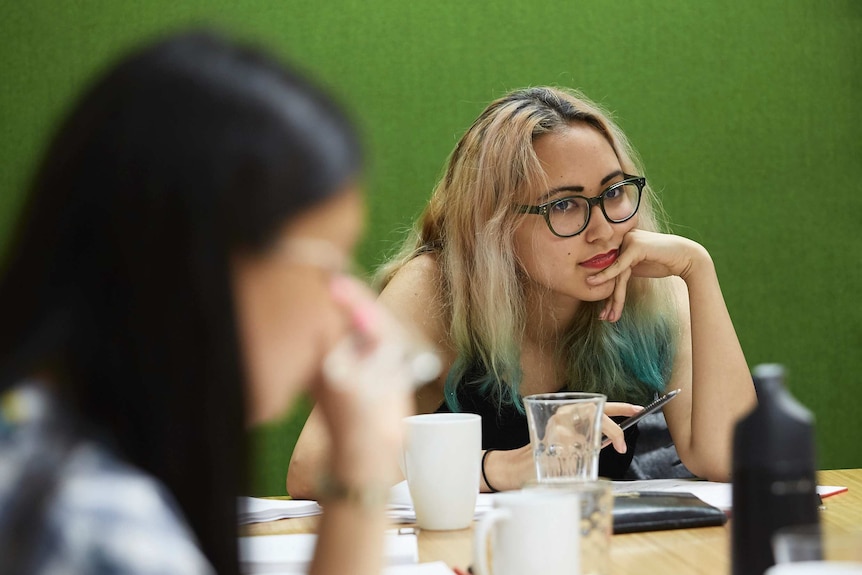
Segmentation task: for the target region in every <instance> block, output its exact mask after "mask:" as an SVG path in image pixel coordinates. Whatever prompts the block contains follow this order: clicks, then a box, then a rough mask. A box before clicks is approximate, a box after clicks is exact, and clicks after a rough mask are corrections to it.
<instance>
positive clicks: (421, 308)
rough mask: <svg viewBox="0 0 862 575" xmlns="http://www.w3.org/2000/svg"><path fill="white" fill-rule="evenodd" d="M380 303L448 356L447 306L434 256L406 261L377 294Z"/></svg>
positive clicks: (427, 255)
mask: <svg viewBox="0 0 862 575" xmlns="http://www.w3.org/2000/svg"><path fill="white" fill-rule="evenodd" d="M379 301H380V302H381V303H382V304H383V305H384V306H386V308H387V309H389V310H390V311H391V312H392V313H393V314H395V316H396V317H397V318H398V319H400V320H401V321H402V322H404V323H406V324H407V325H409V326H412V327H413V328H415V329H418V330H419V331H420V332H421V333H422V335H424V336H425V337H426V338H427V339H428V341H429V342H432V343H434V344H435V345H437V346H438V348H439V349H440V351H441V352H442V353H443V354H444V355H449V354H450V352H451V346H450V343H449V315H448V311H447V310H448V306H447V305H446V303H447V302H446V295H445V293H444V290H443V281H442V277H441V273H440V266H439V264H438V263H437V258H436V257H435V256H434V255H432V254H422V255H419V256H417V257H415V258H413V259H412V260H410V261H409V262H407V263H406V264H405V265H404V267H402V268H401V269H400V270H398V272H397V273H396V274H395V275H394V276H393V277H392V279H391V280H390V281H389V283H388V284H387V285H386V287H385V288H384V290H383V291H382V292H381V293H380V297H379Z"/></svg>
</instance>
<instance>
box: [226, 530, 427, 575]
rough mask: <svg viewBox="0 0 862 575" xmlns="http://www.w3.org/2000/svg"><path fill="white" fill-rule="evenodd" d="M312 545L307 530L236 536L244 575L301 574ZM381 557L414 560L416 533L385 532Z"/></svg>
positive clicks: (403, 561)
mask: <svg viewBox="0 0 862 575" xmlns="http://www.w3.org/2000/svg"><path fill="white" fill-rule="evenodd" d="M316 544H317V535H314V534H311V533H295V534H292V535H253V536H249V537H240V538H239V559H240V567H241V569H242V572H243V573H246V574H253V573H280V574H290V575H293V574H303V573H305V572H307V571H308V567H309V566H310V564H311V559H312V557H313V556H314V547H315V545H316ZM383 556H384V561H385V563H386V565H390V566H391V565H413V564H415V563H417V562H418V561H419V551H418V547H417V541H416V535H414V534H386V536H385V541H384V553H383ZM417 573H421V571H417ZM431 573H432V574H433V572H431Z"/></svg>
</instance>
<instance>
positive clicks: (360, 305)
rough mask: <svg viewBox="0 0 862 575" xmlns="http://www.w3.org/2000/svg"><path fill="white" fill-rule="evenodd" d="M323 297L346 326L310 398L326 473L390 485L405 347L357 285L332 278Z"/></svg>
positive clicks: (407, 369)
mask: <svg viewBox="0 0 862 575" xmlns="http://www.w3.org/2000/svg"><path fill="white" fill-rule="evenodd" d="M331 293H332V297H333V300H334V301H335V303H336V304H337V305H338V306H339V307H340V308H341V309H342V310H343V311H344V313H345V316H346V317H347V320H348V322H347V323H348V326H347V330H346V335H345V336H344V337H343V338H342V339H341V340H340V341H338V342H336V344H335V346H334V347H333V349H331V350H330V351H329V353H328V354H327V356H326V358H325V360H324V365H323V370H322V381H321V385H320V386H319V389H318V390H317V393H316V395H317V399H318V405H319V406H320V408H321V410H322V412H323V415H324V418H325V420H326V422H327V426H328V428H329V432H330V438H331V441H332V472H333V473H334V474H335V475H336V476H337V477H339V478H340V479H341V480H342V481H347V480H349V481H350V482H351V483H356V484H360V485H365V484H373V483H381V484H390V483H392V482H394V481H395V480H396V479H397V477H398V473H399V471H398V466H397V461H398V457H399V454H400V451H401V420H402V419H403V418H404V417H406V416H407V415H410V414H412V413H413V407H412V401H413V386H414V381H415V375H414V373H413V371H412V369H411V368H412V366H411V364H410V363H409V361H408V360H409V359H410V358H411V355H410V352H411V350H412V347H411V346H410V344H409V342H410V341H411V340H410V338H409V337H408V334H407V332H406V331H405V330H404V329H403V328H402V327H401V326H400V325H399V324H398V323H397V322H396V321H395V320H394V318H392V317H391V316H390V315H389V314H388V313H387V312H386V311H385V310H384V309H383V308H382V307H381V306H380V305H379V304H377V303H376V301H375V299H374V294H373V293H372V292H371V290H369V289H368V288H367V287H366V286H364V285H363V284H361V283H360V282H359V281H358V280H355V279H353V278H348V277H345V276H338V277H336V278H335V279H334V280H333V281H332V285H331Z"/></svg>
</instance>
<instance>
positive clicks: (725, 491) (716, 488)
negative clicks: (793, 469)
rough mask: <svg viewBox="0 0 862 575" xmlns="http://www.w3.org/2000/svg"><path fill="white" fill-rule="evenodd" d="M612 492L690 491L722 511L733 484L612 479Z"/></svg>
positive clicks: (827, 489)
mask: <svg viewBox="0 0 862 575" xmlns="http://www.w3.org/2000/svg"><path fill="white" fill-rule="evenodd" d="M613 489H614V493H631V492H633V491H679V492H683V493H691V494H693V495H695V496H696V497H698V498H699V499H701V500H702V501H705V502H706V503H709V504H710V505H712V506H714V507H718V508H719V509H721V510H723V511H730V510H731V508H732V507H733V486H732V484H730V483H719V482H716V481H700V480H697V479H640V480H637V481H614V482H613ZM846 489H847V488H846V487H839V486H835V485H818V486H817V493H819V494H820V496H821V497H827V496H829V495H833V494H835V493H840V492H841V491H845V490H846Z"/></svg>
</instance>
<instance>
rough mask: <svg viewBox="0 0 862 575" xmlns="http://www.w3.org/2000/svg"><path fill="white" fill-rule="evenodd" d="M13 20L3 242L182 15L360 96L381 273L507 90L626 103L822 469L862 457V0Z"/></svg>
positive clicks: (271, 429)
mask: <svg viewBox="0 0 862 575" xmlns="http://www.w3.org/2000/svg"><path fill="white" fill-rule="evenodd" d="M2 15H3V17H2V18H0V42H2V44H0V46H2V53H0V73H2V76H0V131H2V132H0V158H2V164H0V166H2V169H0V242H2V240H3V238H5V235H6V232H7V230H8V226H9V225H10V223H11V222H12V220H13V219H14V217H15V213H16V209H17V207H18V205H19V201H20V198H21V191H22V189H23V188H24V187H25V184H26V182H27V179H28V178H29V174H30V171H31V169H32V167H33V165H34V162H35V160H36V158H37V156H38V153H39V151H40V149H41V147H42V146H43V145H44V139H45V137H46V136H47V134H48V133H49V132H50V130H51V128H52V126H53V125H54V122H55V121H56V119H57V118H58V117H59V116H60V115H61V114H62V113H63V111H64V108H65V106H67V105H68V103H69V101H70V98H72V97H73V96H74V95H75V94H76V93H77V91H78V90H79V89H80V88H81V86H82V85H83V83H84V82H85V81H86V80H87V79H88V78H89V77H91V75H92V74H93V73H94V71H96V70H97V69H98V68H99V67H100V66H102V65H104V64H105V63H106V62H108V61H109V60H110V59H111V58H112V57H113V55H114V54H116V52H117V51H118V50H121V49H125V48H127V47H129V46H130V45H132V44H134V43H136V42H138V41H140V40H142V39H145V38H148V37H151V36H152V35H154V34H158V33H162V32H165V31H167V30H171V29H175V28H177V27H180V26H187V25H189V24H208V25H217V26H218V27H220V28H222V29H224V30H227V31H230V32H232V33H234V34H235V35H238V36H240V37H243V38H247V39H250V40H252V41H254V42H258V43H261V44H263V45H265V46H267V47H269V48H271V49H272V50H274V51H275V52H276V53H278V54H280V55H281V56H282V57H284V58H288V59H290V60H292V61H294V62H296V63H298V64H299V65H301V66H302V67H304V68H307V69H309V70H313V71H314V72H315V74H316V75H317V76H318V78H319V80H320V81H322V82H323V83H325V84H326V85H328V86H330V87H331V88H332V89H333V90H334V91H335V92H336V93H337V94H338V95H339V96H340V97H341V98H342V100H343V101H344V102H345V103H347V104H348V105H349V106H350V107H351V108H352V110H353V112H354V113H355V115H356V116H357V118H358V119H359V120H360V122H361V124H362V127H363V130H364V133H365V137H366V140H367V143H368V147H369V150H370V152H371V159H372V164H371V169H370V171H369V174H368V180H367V184H368V186H367V187H368V190H369V206H370V210H369V229H368V234H367V238H366V240H365V242H364V243H363V245H362V247H361V250H360V260H361V262H362V263H363V264H364V265H365V266H367V267H372V266H373V265H375V264H376V263H377V262H379V261H380V260H381V258H382V257H383V256H384V254H385V253H387V252H389V251H391V250H392V249H393V247H394V245H395V243H396V242H397V240H398V238H399V237H400V236H401V232H402V231H403V230H404V229H405V228H406V227H407V226H408V225H409V223H410V222H411V221H412V219H413V218H414V216H415V215H416V214H417V213H418V212H419V210H420V209H421V207H422V205H423V203H424V201H425V200H426V198H427V196H428V194H429V192H430V190H431V188H432V186H433V184H434V182H435V180H436V178H437V176H438V175H439V174H440V172H441V168H442V165H443V162H444V159H445V157H446V155H447V154H448V153H449V152H450V150H451V149H452V147H453V145H454V143H455V141H456V139H457V138H458V137H459V136H460V134H461V133H462V132H463V131H464V129H465V128H466V127H467V126H468V125H469V124H470V122H471V121H472V119H473V118H474V117H475V116H476V115H477V114H478V113H479V111H480V110H481V109H482V108H483V107H484V105H485V104H486V103H487V102H488V101H490V100H491V99H492V98H494V97H496V96H499V95H500V94H501V93H503V92H504V91H506V90H508V89H511V88H515V87H521V86H525V85H531V84H533V85H534V84H558V85H567V86H574V87H579V88H581V89H582V90H584V92H585V93H586V94H588V95H589V96H590V97H592V98H593V99H596V100H598V101H600V102H602V103H603V104H604V105H605V106H607V107H608V108H610V109H612V110H614V111H615V113H616V117H617V119H618V121H619V122H620V124H621V125H622V126H623V128H624V129H625V130H626V131H627V133H628V134H629V136H630V137H631V139H632V140H633V142H634V144H635V146H636V147H637V148H638V150H639V151H640V153H641V155H642V156H643V158H644V160H645V163H646V166H647V169H648V171H647V176H648V177H649V178H650V181H651V182H652V183H653V186H654V187H656V188H657V189H659V190H661V191H662V192H663V195H664V201H665V206H666V208H667V211H668V212H669V214H670V216H671V218H672V219H673V221H674V222H675V223H676V230H677V231H678V232H679V233H680V234H683V235H686V236H689V237H692V238H694V239H696V240H697V241H700V242H701V243H703V244H704V245H705V246H706V247H707V248H708V249H709V250H710V251H711V253H712V255H713V257H714V259H715V260H716V265H717V267H718V271H719V274H720V277H721V279H722V285H723V289H724V293H725V297H726V299H727V303H728V306H729V308H730V311H731V314H732V316H733V318H734V321H735V324H736V328H737V331H738V333H739V337H740V339H741V341H742V344H743V347H744V349H745V352H746V356H747V359H748V361H749V363H750V364H752V365H753V364H755V363H760V362H765V361H777V362H782V363H785V364H787V365H788V367H789V369H790V373H791V379H790V387H791V389H792V391H793V392H794V394H795V395H796V396H797V397H798V398H799V399H800V400H801V401H802V402H804V403H805V404H806V405H808V406H809V407H810V408H811V409H812V410H813V411H814V412H815V414H816V417H817V432H818V445H819V449H820V454H819V457H820V466H821V467H823V468H836V467H862V424H860V419H859V411H860V409H859V405H860V401H861V400H862V391H860V371H862V353H860V347H862V345H860V344H862V307H860V303H859V296H860V288H862V272H860V269H862V238H860V233H859V225H860V219H862V194H860V192H862V185H860V183H859V182H860V176H862V146H860V128H862V122H860V104H859V102H860V100H862V90H860V87H862V2H860V0H794V1H792V2H789V1H787V0H763V1H759V2H751V1H750V0H722V1H712V2H684V1H682V0H680V1H678V2H677V1H671V0H652V1H634V0H633V1H630V2H611V1H595V2H579V1H574V0H568V1H561V2H544V1H538V0H496V1H474V2H465V1H464V0H434V1H427V2H423V1H421V0H414V1H412V2H410V1H405V0H365V1H358V0H351V1H326V0H319V1H317V2H301V1H265V0H213V1H203V0H196V1H195V0H171V1H163V0H159V1H149V2H121V1H118V0H89V1H88V0H79V1H75V2H72V1H63V0H30V1H28V2H12V1H8V0H7V1H5V2H4V3H3V10H2ZM0 321H2V318H0ZM305 409H307V406H303V407H301V408H300V410H299V412H300V416H301V414H302V412H303V410H305ZM296 419H297V417H296V415H294V416H293V417H292V418H290V417H289V418H286V419H285V421H283V422H280V423H277V424H274V425H271V426H267V427H265V428H262V429H260V430H256V431H255V432H254V440H255V444H256V445H257V447H258V448H257V450H256V451H257V454H258V457H259V461H258V463H257V465H256V473H255V477H254V485H253V491H254V492H255V493H280V492H282V491H283V489H284V488H283V485H284V483H283V477H284V470H285V468H286V465H287V461H288V458H289V455H290V450H291V448H292V441H293V437H294V434H295V431H294V429H295V428H296V425H297V423H296V421H295V420H296ZM299 419H301V417H299Z"/></svg>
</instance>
